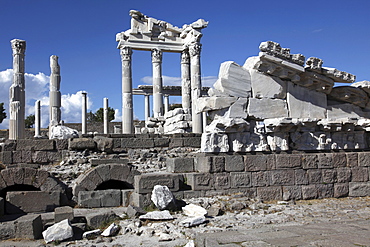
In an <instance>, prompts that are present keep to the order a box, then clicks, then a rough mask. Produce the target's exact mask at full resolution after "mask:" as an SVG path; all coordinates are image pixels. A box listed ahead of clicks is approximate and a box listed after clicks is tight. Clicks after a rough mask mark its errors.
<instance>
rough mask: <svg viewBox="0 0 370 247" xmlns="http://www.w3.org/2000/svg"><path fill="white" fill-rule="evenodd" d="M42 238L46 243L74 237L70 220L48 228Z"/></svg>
mask: <svg viewBox="0 0 370 247" xmlns="http://www.w3.org/2000/svg"><path fill="white" fill-rule="evenodd" d="M42 236H43V237H44V240H45V242H46V243H50V242H53V241H63V240H66V239H69V238H71V237H73V229H72V226H71V225H70V223H69V220H68V219H65V220H62V221H60V222H59V223H56V224H54V225H52V226H50V227H49V228H47V229H46V230H45V231H43V232H42Z"/></svg>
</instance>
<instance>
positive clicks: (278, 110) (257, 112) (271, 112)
mask: <svg viewBox="0 0 370 247" xmlns="http://www.w3.org/2000/svg"><path fill="white" fill-rule="evenodd" d="M247 112H248V115H249V116H251V117H254V118H257V119H265V118H280V117H288V116H289V113H288V106H287V104H286V101H284V100H281V99H268V98H263V99H255V98H250V99H249V103H248V107H247Z"/></svg>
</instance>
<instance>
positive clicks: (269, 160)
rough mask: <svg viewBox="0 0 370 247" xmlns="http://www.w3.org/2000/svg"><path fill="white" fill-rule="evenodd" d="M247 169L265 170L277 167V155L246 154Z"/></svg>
mask: <svg viewBox="0 0 370 247" xmlns="http://www.w3.org/2000/svg"><path fill="white" fill-rule="evenodd" d="M244 163H245V171H265V170H271V169H274V168H275V155H272V154H271V155H246V156H244Z"/></svg>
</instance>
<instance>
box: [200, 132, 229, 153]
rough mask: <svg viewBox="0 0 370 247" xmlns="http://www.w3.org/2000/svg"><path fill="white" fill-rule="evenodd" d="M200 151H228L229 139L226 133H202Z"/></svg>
mask: <svg viewBox="0 0 370 247" xmlns="http://www.w3.org/2000/svg"><path fill="white" fill-rule="evenodd" d="M200 150H201V152H206V153H207V152H229V139H228V136H227V134H218V133H203V134H202V143H201V148H200Z"/></svg>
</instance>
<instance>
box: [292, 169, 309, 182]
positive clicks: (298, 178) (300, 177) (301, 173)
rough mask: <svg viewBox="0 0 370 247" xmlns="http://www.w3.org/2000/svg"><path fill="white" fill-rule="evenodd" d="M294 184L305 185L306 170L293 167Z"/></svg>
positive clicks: (306, 179)
mask: <svg viewBox="0 0 370 247" xmlns="http://www.w3.org/2000/svg"><path fill="white" fill-rule="evenodd" d="M294 172H295V176H294V178H295V184H296V185H307V184H308V175H307V171H306V170H303V169H295V170H294Z"/></svg>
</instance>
